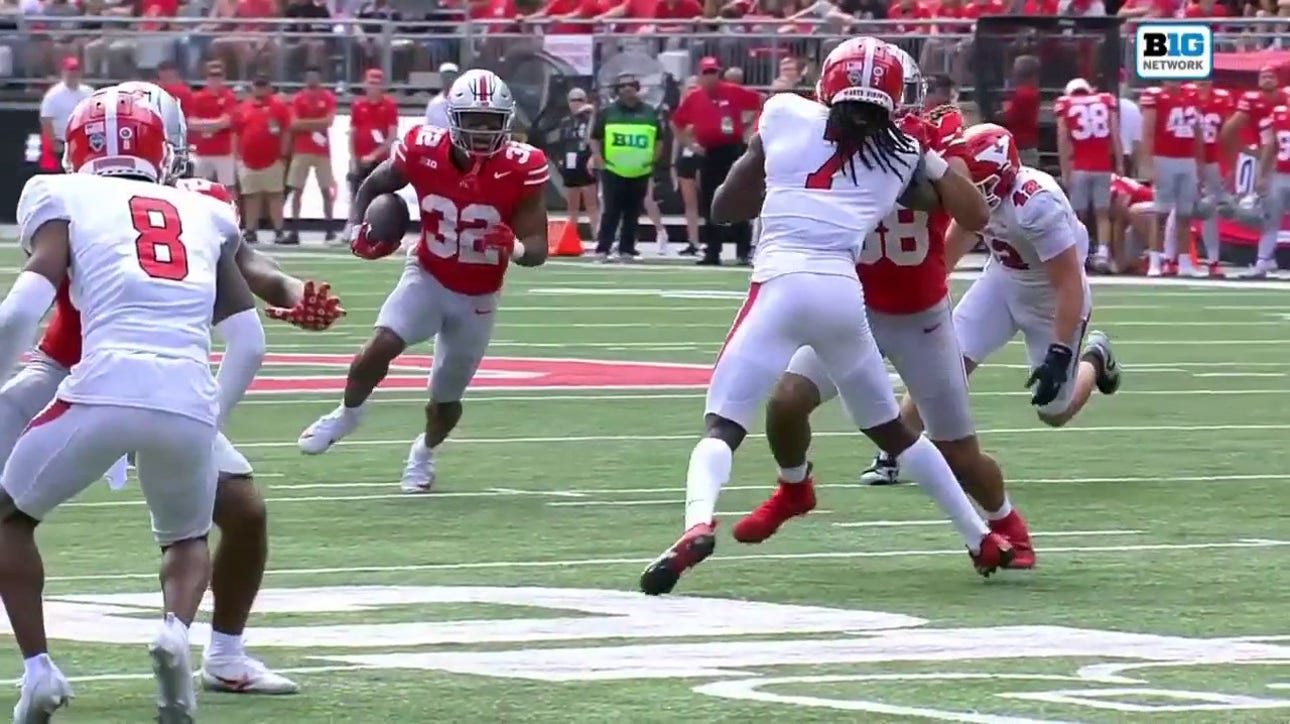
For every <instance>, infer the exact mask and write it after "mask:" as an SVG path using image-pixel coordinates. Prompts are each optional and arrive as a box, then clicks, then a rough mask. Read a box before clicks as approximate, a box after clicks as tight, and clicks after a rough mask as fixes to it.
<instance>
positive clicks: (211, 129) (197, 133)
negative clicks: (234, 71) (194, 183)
mask: <svg viewBox="0 0 1290 724" xmlns="http://www.w3.org/2000/svg"><path fill="white" fill-rule="evenodd" d="M183 109H184V115H185V116H187V120H188V144H189V146H190V147H191V148H192V153H193V176H196V177H197V178H204V179H206V180H207V181H214V182H216V183H220V184H224V185H225V186H228V187H229V188H233V187H234V186H235V185H236V184H237V170H236V169H237V166H236V164H235V163H234V157H233V149H234V148H235V147H236V144H235V143H234V139H233V112H234V111H236V110H237V94H236V93H234V92H233V89H232V88H229V87H228V86H226V85H224V64H223V63H221V62H219V61H217V60H213V61H211V62H209V63H207V64H206V87H205V88H202V89H201V90H199V91H197V92H196V93H194V94H193V97H192V99H191V102H190V103H189V104H188V105H185V106H183Z"/></svg>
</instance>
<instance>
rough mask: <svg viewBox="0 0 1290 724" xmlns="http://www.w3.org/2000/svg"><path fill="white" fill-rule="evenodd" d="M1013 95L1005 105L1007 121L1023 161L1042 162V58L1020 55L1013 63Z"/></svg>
mask: <svg viewBox="0 0 1290 724" xmlns="http://www.w3.org/2000/svg"><path fill="white" fill-rule="evenodd" d="M1012 79H1013V84H1014V87H1013V89H1012V97H1011V98H1009V99H1008V101H1007V102H1006V103H1004V105H1003V125H1004V127H1005V128H1007V129H1008V130H1009V131H1011V132H1012V138H1013V140H1014V141H1016V143H1017V152H1018V153H1019V154H1020V155H1021V162H1022V163H1023V164H1025V165H1027V166H1038V165H1039V59H1038V58H1036V57H1035V56H1033V55H1022V56H1018V57H1017V59H1016V60H1015V61H1013V64H1012Z"/></svg>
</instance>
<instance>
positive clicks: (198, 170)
mask: <svg viewBox="0 0 1290 724" xmlns="http://www.w3.org/2000/svg"><path fill="white" fill-rule="evenodd" d="M234 169H235V166H234V164H233V157H232V156H194V157H193V176H194V177H195V178H204V179H206V180H207V181H214V182H215V183H219V184H224V185H225V186H230V187H231V186H233V184H234V182H235V181H237V179H236V178H235V177H234Z"/></svg>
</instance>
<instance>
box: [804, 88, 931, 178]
mask: <svg viewBox="0 0 1290 724" xmlns="http://www.w3.org/2000/svg"><path fill="white" fill-rule="evenodd" d="M824 129H825V131H824V137H825V138H827V139H829V140H831V141H833V143H834V144H835V145H836V146H837V154H838V156H840V157H841V158H843V159H844V162H845V163H846V170H847V173H849V174H850V175H851V180H852V181H853V182H854V181H856V167H855V159H856V158H857V157H859V159H860V163H863V164H864V167H865V168H867V169H869V170H873V168H874V166H875V165H876V166H877V167H878V168H880V169H883V170H885V171H889V172H891V173H896V164H900V165H901V166H905V167H908V166H909V161H907V160H906V159H904V158H901V154H912V153H914V152H916V151H917V150H918V149H917V147H916V146H915V144H914V142H913V140H912V139H910V137H909V136H907V135H905V134H904V133H901V131H900V129H899V128H897V127H896V123H895V121H894V120H893V119H892V117H891V113H890V112H889V111H887V110H886V109H885V108H883V107H881V106H879V105H877V104H874V103H865V102H862V101H839V102H837V103H834V104H833V105H832V106H831V107H830V108H829V117H828V120H827V121H826V122H825V126H824Z"/></svg>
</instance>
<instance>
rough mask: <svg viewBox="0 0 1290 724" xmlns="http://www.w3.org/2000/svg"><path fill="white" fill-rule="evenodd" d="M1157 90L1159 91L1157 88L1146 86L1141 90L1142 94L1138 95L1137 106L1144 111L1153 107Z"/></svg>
mask: <svg viewBox="0 0 1290 724" xmlns="http://www.w3.org/2000/svg"><path fill="white" fill-rule="evenodd" d="M1159 92H1160V89H1159V88H1148V89H1146V90H1144V91H1142V95H1140V96H1138V107H1139V108H1141V109H1142V110H1144V111H1145V110H1147V109H1151V108H1155V107H1156V100H1157V93H1159Z"/></svg>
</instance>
